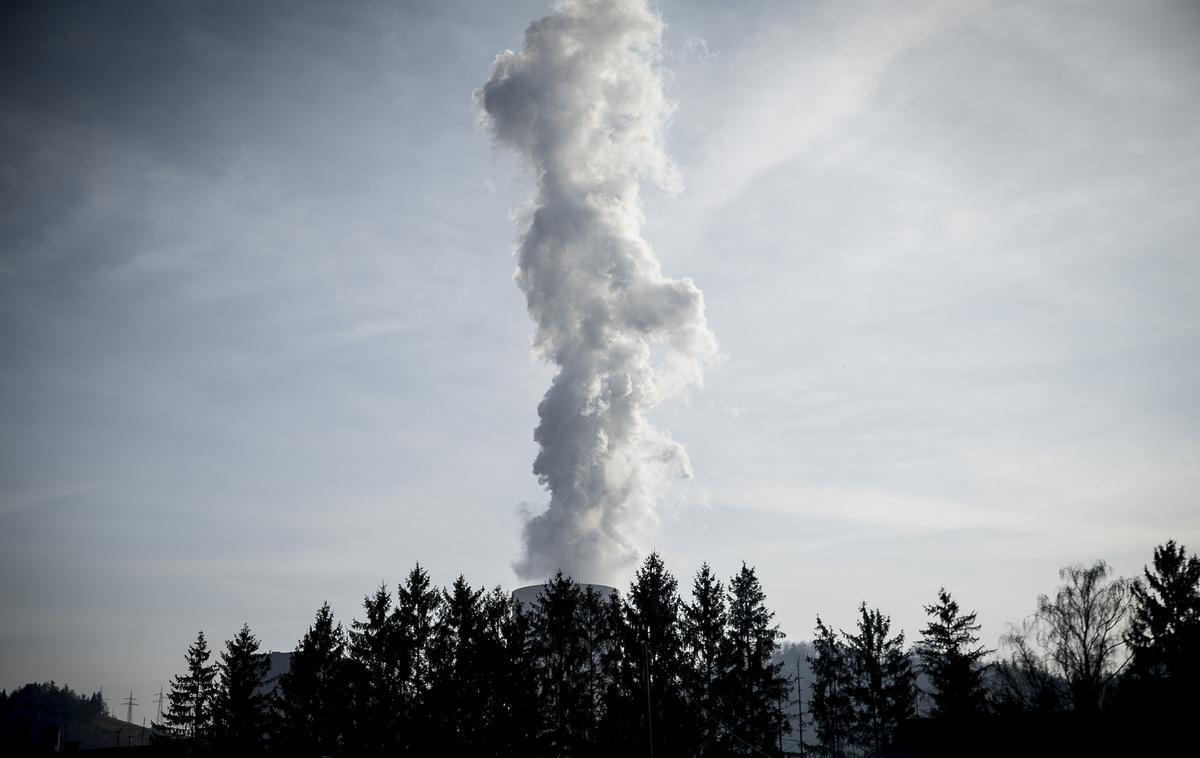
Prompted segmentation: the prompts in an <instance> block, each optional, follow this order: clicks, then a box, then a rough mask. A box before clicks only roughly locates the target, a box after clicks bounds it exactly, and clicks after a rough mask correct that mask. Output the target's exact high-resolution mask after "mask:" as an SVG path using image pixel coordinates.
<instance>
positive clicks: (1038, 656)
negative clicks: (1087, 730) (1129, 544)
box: [1004, 561, 1130, 713]
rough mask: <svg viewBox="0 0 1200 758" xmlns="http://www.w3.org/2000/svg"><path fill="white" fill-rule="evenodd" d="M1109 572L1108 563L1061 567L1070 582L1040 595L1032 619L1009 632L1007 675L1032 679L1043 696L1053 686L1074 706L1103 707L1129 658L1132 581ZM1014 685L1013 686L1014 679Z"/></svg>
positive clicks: (1061, 574) (1077, 708)
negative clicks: (1124, 653)
mask: <svg viewBox="0 0 1200 758" xmlns="http://www.w3.org/2000/svg"><path fill="white" fill-rule="evenodd" d="M1110 573H1111V569H1110V567H1109V565H1108V564H1107V563H1105V562H1104V561H1096V562H1095V563H1093V564H1092V565H1091V566H1084V565H1082V564H1075V565H1072V566H1067V567H1065V568H1063V569H1061V570H1060V571H1059V573H1058V575H1059V577H1060V578H1061V579H1063V580H1064V582H1065V583H1064V584H1063V585H1062V586H1061V587H1059V588H1058V591H1057V593H1055V596H1054V598H1053V599H1051V598H1050V597H1048V596H1047V595H1041V596H1039V597H1038V605H1037V611H1036V612H1035V613H1034V615H1033V617H1032V618H1031V620H1030V621H1027V622H1026V623H1025V624H1024V625H1023V626H1022V628H1021V629H1020V630H1013V631H1011V632H1010V633H1009V634H1008V635H1006V637H1005V639H1006V642H1007V643H1008V644H1009V646H1010V647H1011V649H1012V651H1013V653H1012V656H1011V657H1010V660H1009V661H1008V663H1009V665H1008V666H1007V667H1005V669H1004V672H1005V674H1006V676H1011V675H1012V674H1013V673H1017V674H1020V675H1022V676H1025V677H1026V678H1028V679H1030V680H1031V681H1033V682H1034V683H1035V685H1036V686H1035V687H1034V688H1033V689H1032V692H1033V693H1034V694H1035V695H1036V696H1037V697H1039V698H1041V699H1043V700H1045V699H1047V698H1048V693H1047V692H1046V688H1048V687H1049V688H1054V689H1057V690H1058V694H1059V697H1060V699H1061V700H1063V701H1065V702H1067V703H1069V705H1070V707H1071V709H1072V710H1075V711H1080V712H1084V713H1091V712H1095V711H1097V710H1099V709H1100V707H1101V705H1102V704H1103V702H1104V699H1105V697H1106V696H1107V695H1108V693H1109V690H1110V688H1111V686H1112V683H1113V680H1114V679H1115V677H1116V676H1117V674H1118V673H1120V671H1121V669H1122V667H1123V666H1124V665H1125V662H1126V660H1128V659H1127V657H1121V656H1119V655H1118V653H1119V651H1120V648H1121V646H1122V644H1123V637H1122V633H1121V629H1122V627H1123V626H1124V624H1125V621H1126V612H1127V610H1128V606H1129V597H1130V592H1129V582H1128V580H1126V579H1121V578H1119V577H1118V578H1115V579H1111V580H1110V579H1109V575H1110ZM1009 689H1010V691H1012V690H1013V689H1014V688H1013V686H1012V684H1011V682H1010V686H1009ZM1024 697H1026V698H1027V697H1028V695H1025V696H1024Z"/></svg>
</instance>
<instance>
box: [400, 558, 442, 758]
mask: <svg viewBox="0 0 1200 758" xmlns="http://www.w3.org/2000/svg"><path fill="white" fill-rule="evenodd" d="M442 602H443V601H442V591H441V590H439V589H438V588H437V587H434V586H433V582H432V581H430V579H429V574H428V573H427V572H426V571H425V569H423V568H421V564H420V563H417V564H415V565H414V566H413V568H412V570H410V571H409V572H408V576H407V577H405V580H404V583H403V584H401V585H400V587H399V588H398V589H397V591H396V610H395V619H394V622H393V628H394V630H395V633H396V634H397V635H398V638H397V639H398V642H397V645H398V650H399V662H400V670H399V673H400V680H399V686H400V691H401V711H400V713H399V719H398V723H397V725H398V727H399V728H398V732H397V733H398V738H399V743H400V747H401V749H402V750H410V751H413V752H415V753H427V752H431V751H434V750H436V749H437V746H436V745H435V744H430V743H429V737H431V736H432V735H431V734H430V732H429V730H428V729H427V728H425V726H426V724H428V723H430V722H431V719H432V718H433V714H432V712H431V711H430V707H429V703H428V693H429V688H430V685H431V684H432V664H431V660H430V655H431V652H432V646H433V642H434V632H435V629H436V626H437V620H438V616H439V614H440V612H441V606H442Z"/></svg>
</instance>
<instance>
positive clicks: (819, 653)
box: [808, 615, 854, 758]
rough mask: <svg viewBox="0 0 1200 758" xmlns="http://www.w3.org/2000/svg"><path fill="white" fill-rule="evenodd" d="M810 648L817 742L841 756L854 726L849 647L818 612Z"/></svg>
mask: <svg viewBox="0 0 1200 758" xmlns="http://www.w3.org/2000/svg"><path fill="white" fill-rule="evenodd" d="M812 645H813V651H814V652H815V653H816V655H813V656H809V657H808V664H809V667H810V668H811V669H812V676H813V682H812V696H811V697H810V698H809V704H808V708H809V712H810V713H811V714H812V720H813V727H814V729H815V731H816V737H817V743H818V745H819V746H820V747H821V748H822V749H823V751H824V752H825V753H826V754H827V755H829V756H832V758H842V756H845V755H846V753H847V750H848V749H849V747H850V735H851V730H852V729H853V727H854V706H853V703H852V701H851V699H850V687H851V673H850V662H849V660H848V651H847V650H846V646H845V645H844V644H843V643H842V640H841V638H840V637H839V636H838V633H837V632H835V631H834V630H833V629H831V628H830V627H828V626H826V625H825V622H823V621H821V617H820V616H819V615H818V616H817V628H816V631H815V633H814V635H813V642H812Z"/></svg>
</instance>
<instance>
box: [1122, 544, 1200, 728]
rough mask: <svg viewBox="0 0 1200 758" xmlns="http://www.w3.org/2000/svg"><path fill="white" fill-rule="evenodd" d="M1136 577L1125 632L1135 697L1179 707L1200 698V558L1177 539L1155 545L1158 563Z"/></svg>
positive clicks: (1158, 705)
mask: <svg viewBox="0 0 1200 758" xmlns="http://www.w3.org/2000/svg"><path fill="white" fill-rule="evenodd" d="M1143 570H1144V576H1143V577H1141V578H1139V579H1138V580H1137V581H1135V582H1134V583H1133V586H1132V594H1133V612H1132V618H1131V620H1130V624H1129V630H1128V632H1127V634H1126V642H1127V643H1128V645H1129V648H1130V650H1131V651H1132V656H1133V657H1132V660H1131V665H1130V675H1129V677H1130V679H1131V681H1132V683H1134V684H1135V689H1136V691H1137V694H1136V696H1135V698H1134V699H1135V701H1141V704H1142V705H1143V706H1150V707H1153V708H1159V709H1166V710H1172V711H1179V710H1181V709H1182V708H1184V707H1186V706H1191V707H1194V706H1195V705H1196V704H1197V703H1198V702H1200V697H1198V696H1197V695H1196V694H1195V693H1196V688H1197V680H1198V679H1200V558H1197V557H1196V556H1195V555H1192V556H1191V557H1188V555H1187V551H1186V550H1185V549H1184V547H1183V546H1182V545H1176V544H1175V541H1174V540H1170V541H1168V542H1167V543H1166V544H1165V545H1159V546H1157V547H1156V548H1155V549H1154V569H1153V571H1152V570H1151V569H1149V568H1144V569H1143Z"/></svg>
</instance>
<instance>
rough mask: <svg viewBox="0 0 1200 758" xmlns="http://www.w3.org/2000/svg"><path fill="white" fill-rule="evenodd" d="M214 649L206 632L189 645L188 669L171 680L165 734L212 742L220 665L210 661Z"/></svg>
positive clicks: (164, 715)
mask: <svg viewBox="0 0 1200 758" xmlns="http://www.w3.org/2000/svg"><path fill="white" fill-rule="evenodd" d="M211 656H212V652H211V651H210V650H209V649H208V640H206V639H205V638H204V632H203V631H201V632H200V633H199V634H197V635H196V641H195V642H194V643H192V645H191V646H189V647H188V650H187V656H186V659H185V660H186V662H187V672H186V673H184V674H178V675H176V676H175V678H174V679H172V680H171V691H170V693H169V694H168V696H167V697H168V701H167V702H168V706H167V710H166V712H164V713H163V726H165V730H164V731H163V732H162V733H161V734H162V736H165V737H168V738H172V737H173V738H182V739H186V740H188V741H190V742H193V743H195V744H198V745H204V744H206V743H207V742H208V738H209V736H210V732H211V727H212V704H213V703H212V701H213V695H214V694H215V693H214V687H213V678H214V677H215V676H216V667H215V666H214V665H212V664H210V663H209V662H208V660H209V658H210V657H211Z"/></svg>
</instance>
